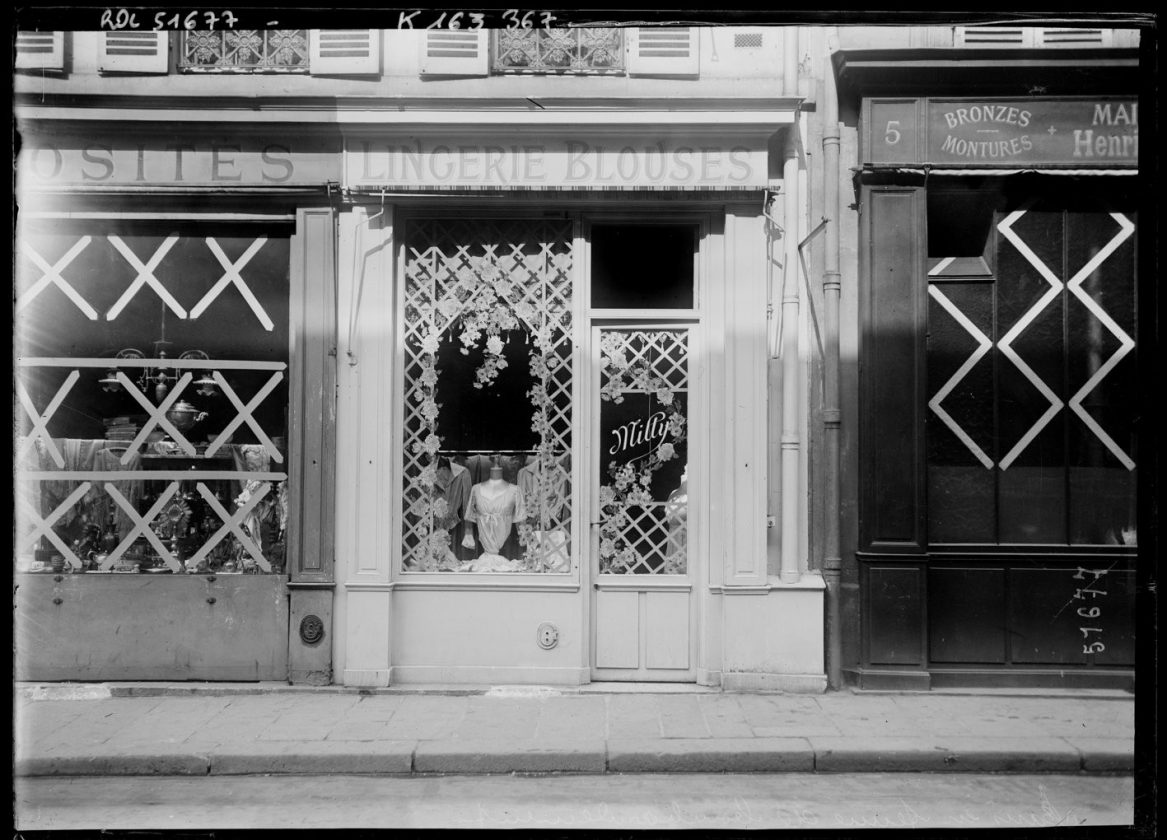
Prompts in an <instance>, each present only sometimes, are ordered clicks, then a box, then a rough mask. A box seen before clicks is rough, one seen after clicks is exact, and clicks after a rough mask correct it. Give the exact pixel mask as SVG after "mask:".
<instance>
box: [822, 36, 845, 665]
mask: <svg viewBox="0 0 1167 840" xmlns="http://www.w3.org/2000/svg"><path fill="white" fill-rule="evenodd" d="M834 46H835V44H834V33H833V31H832V32H831V33H829V34H828V41H827V54H826V59H825V65H826V66H825V67H824V70H823V216H824V217H825V218H826V219H828V220H829V222H830V224H828V225H827V231H826V236H827V241H826V255H825V258H824V263H823V310H824V312H823V321H824V332H825V333H826V334H825V336H824V338H823V343H824V347H823V437H824V441H823V447H824V450H825V452H824V460H825V461H826V464H825V473H826V475H825V487H824V496H825V498H824V499H823V507H824V511H825V516H824V520H825V533H824V535H823V581H824V582H825V583H826V587H827V592H826V596H827V603H826V625H827V626H826V637H827V648H826V659H827V663H826V665H827V685H828V686H830V687H831V688H839V687H841V685H842V682H843V663H842V658H843V656H842V653H843V644H842V635H841V634H842V621H841V617H840V614H839V610H840V601H841V599H840V593H839V589H840V586H841V585H842V568H843V561H842V558H841V556H840V553H839V495H840V494H839V482H840V479H841V476H840V475H839V432H840V427H841V425H842V415H841V412H840V410H839V299H840V297H841V295H842V290H843V286H842V275H841V274H840V272H839V204H840V202H839V101H838V91H837V90H836V88H835V69H834V65H833V63H832V61H831V51H832V50H833V49H834Z"/></svg>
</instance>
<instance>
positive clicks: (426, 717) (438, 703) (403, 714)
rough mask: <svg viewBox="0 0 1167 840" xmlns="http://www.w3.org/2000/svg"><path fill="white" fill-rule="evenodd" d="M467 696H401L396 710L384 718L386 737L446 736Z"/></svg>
mask: <svg viewBox="0 0 1167 840" xmlns="http://www.w3.org/2000/svg"><path fill="white" fill-rule="evenodd" d="M470 699H471V698H468V697H440V696H439V697H433V696H421V697H405V698H403V701H402V703H401V706H400V707H399V708H398V709H397V713H396V714H394V715H393V717H391V718H390V719H389V720H388V721H387V722H386V725H385V728H386V735H387V737H389V738H396V739H414V740H432V739H434V738H445V737H449V735H450V733H452V732H453V731H454V730H455V729H457V728H458V725H459V724H460V723H461V722H462V718H463V717H464V716H465V715H466V710H467V708H468V701H469V700H470Z"/></svg>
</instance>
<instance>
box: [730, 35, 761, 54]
mask: <svg viewBox="0 0 1167 840" xmlns="http://www.w3.org/2000/svg"><path fill="white" fill-rule="evenodd" d="M733 45H734V46H735V47H736V48H737V49H739V50H749V49H757V48H758V47H760V46H762V33H761V32H736V33H734V36H733Z"/></svg>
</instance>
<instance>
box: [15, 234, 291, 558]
mask: <svg viewBox="0 0 1167 840" xmlns="http://www.w3.org/2000/svg"><path fill="white" fill-rule="evenodd" d="M290 233H291V231H290V229H289V228H288V227H287V226H281V225H268V224H265V225H258V224H254V223H248V224H239V223H233V224H230V225H228V224H225V223H216V222H206V223H203V222H195V221H183V222H178V223H176V222H152V221H133V222H131V221H116V222H104V221H98V220H65V219H50V220H36V219H33V220H23V221H22V224H21V227H20V231H19V235H18V238H17V254H16V257H17V259H16V282H15V294H16V302H15V320H14V350H15V355H16V365H15V380H16V381H15V392H16V402H17V410H16V421H15V424H14V426H15V428H14V435H15V454H16V467H17V468H16V474H15V483H16V526H17V527H16V531H17V533H16V553H15V559H16V568H17V571H18V572H22V573H25V572H27V573H36V572H48V573H94V574H96V573H132V574H185V573H196V572H200V573H201V572H216V573H220V574H232V573H238V574H247V573H253V574H280V573H283V571H284V569H285V546H286V538H287V530H288V527H289V523H288V492H287V476H288V446H287V435H288V432H287V424H288V416H287V415H288V411H287V408H288V346H289V327H288V323H289V275H288V265H289V236H290Z"/></svg>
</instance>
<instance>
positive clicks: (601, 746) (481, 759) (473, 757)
mask: <svg viewBox="0 0 1167 840" xmlns="http://www.w3.org/2000/svg"><path fill="white" fill-rule="evenodd" d="M499 746H500V745H499V742H497V741H422V742H420V743H418V745H417V749H416V751H415V752H414V756H413V770H414V772H415V773H554V772H560V773H603V772H604V770H605V765H606V762H607V749H606V745H605V743H604V742H603V741H579V742H576V743H571V744H560V745H547V746H544V745H539V744H531V745H529V746H515V745H513V744H507V745H506V746H505V747H503V748H502V749H500V748H499Z"/></svg>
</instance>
